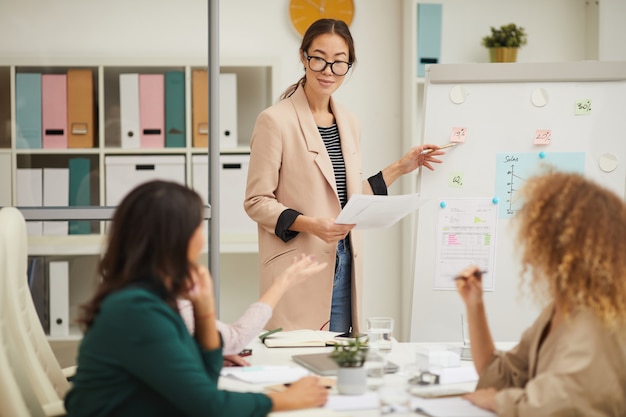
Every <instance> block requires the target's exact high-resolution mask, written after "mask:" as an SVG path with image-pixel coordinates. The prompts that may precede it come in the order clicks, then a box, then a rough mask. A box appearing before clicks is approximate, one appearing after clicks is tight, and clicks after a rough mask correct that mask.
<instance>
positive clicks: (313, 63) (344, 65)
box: [304, 52, 352, 76]
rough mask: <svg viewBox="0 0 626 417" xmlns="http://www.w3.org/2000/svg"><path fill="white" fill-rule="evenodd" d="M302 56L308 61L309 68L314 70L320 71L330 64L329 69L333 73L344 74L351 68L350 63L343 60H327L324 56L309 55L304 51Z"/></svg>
mask: <svg viewBox="0 0 626 417" xmlns="http://www.w3.org/2000/svg"><path fill="white" fill-rule="evenodd" d="M304 57H305V58H306V60H307V61H308V62H309V69H310V70H311V71H315V72H322V71H324V70H325V69H326V67H327V66H329V65H330V70H331V71H332V73H333V74H335V75H339V76H341V75H346V74H347V73H348V71H349V70H350V68H352V64H350V63H349V62H345V61H335V62H328V61H326V60H325V59H324V58H321V57H319V56H309V55H308V54H307V53H306V52H305V53H304Z"/></svg>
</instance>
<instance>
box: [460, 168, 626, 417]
mask: <svg viewBox="0 0 626 417" xmlns="http://www.w3.org/2000/svg"><path fill="white" fill-rule="evenodd" d="M521 192H522V195H523V197H524V198H525V203H524V206H523V208H522V209H521V210H520V211H519V212H518V213H517V216H516V218H515V220H514V221H516V225H517V241H518V243H519V244H520V246H521V247H522V249H523V250H522V254H521V261H522V272H523V275H525V276H529V278H528V280H529V283H530V287H531V288H532V290H533V293H534V294H535V295H536V296H538V298H540V299H541V300H543V301H545V302H546V304H547V306H546V307H545V308H544V309H543V311H542V312H541V314H540V315H539V317H538V318H537V320H536V321H535V323H534V324H533V325H532V326H531V327H530V328H528V329H527V330H526V331H525V332H524V334H523V335H522V338H521V341H520V342H519V344H518V345H517V346H516V347H514V348H513V349H512V350H510V351H508V352H499V351H496V350H495V347H494V343H493V339H492V337H491V333H490V331H489V326H488V324H487V318H486V313H485V309H484V305H483V298H482V286H481V275H480V271H479V269H478V268H477V267H474V266H472V267H468V268H467V269H465V270H464V271H462V273H461V274H460V278H461V279H457V280H456V282H457V290H458V291H459V293H460V295H461V298H462V299H463V301H464V302H465V305H466V310H467V316H468V324H469V333H470V342H471V349H472V359H473V360H474V365H475V367H476V370H477V372H478V374H479V375H480V379H479V381H478V386H477V390H476V391H475V392H473V393H470V394H467V395H466V396H465V398H466V399H468V400H470V401H471V402H472V403H474V404H476V405H478V406H480V407H483V408H486V409H489V410H493V411H496V413H497V415H498V416H520V417H522V416H533V417H540V416H624V415H626V205H625V204H624V201H623V200H622V199H621V198H620V197H618V196H617V195H615V194H614V193H613V192H611V191H610V190H608V189H605V188H603V187H601V186H599V185H597V184H596V183H594V182H592V181H590V180H588V179H585V178H584V177H583V176H581V175H579V174H572V173H560V172H552V173H548V174H545V175H542V176H537V177H534V178H531V179H530V180H529V181H528V182H527V184H526V185H525V187H524V188H523V189H522V191H521ZM522 283H524V281H522Z"/></svg>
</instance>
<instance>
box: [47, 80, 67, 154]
mask: <svg viewBox="0 0 626 417" xmlns="http://www.w3.org/2000/svg"><path fill="white" fill-rule="evenodd" d="M41 124H42V130H43V147H44V148H67V75H65V74H43V75H42V76H41Z"/></svg>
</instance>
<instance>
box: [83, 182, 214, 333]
mask: <svg viewBox="0 0 626 417" xmlns="http://www.w3.org/2000/svg"><path fill="white" fill-rule="evenodd" d="M202 212H203V203H202V198H201V197H200V196H199V195H198V194H197V193H196V192H195V191H193V190H191V189H189V188H187V187H185V186H183V185H180V184H178V183H175V182H168V181H149V182H146V183H143V184H141V185H139V186H138V187H136V188H135V189H133V190H132V191H131V192H130V193H128V194H127V195H126V197H124V199H123V200H122V202H121V203H120V205H119V206H118V207H117V209H116V210H115V214H114V215H113V219H112V224H111V225H110V229H109V232H108V242H107V249H106V252H105V254H104V256H103V257H102V259H101V261H100V263H99V265H98V273H99V275H100V277H101V279H102V280H101V282H100V285H99V286H98V289H97V290H96V294H95V295H94V296H93V298H92V299H91V300H90V301H89V302H87V303H86V304H85V305H83V306H82V307H81V309H82V314H81V317H80V319H79V322H80V324H81V325H82V326H83V327H84V328H86V329H88V328H89V327H90V326H91V325H92V324H93V322H94V319H95V316H96V315H97V314H98V312H99V311H100V305H101V304H102V301H103V300H104V299H105V298H106V296H107V295H109V294H111V293H113V292H115V291H118V290H120V289H123V288H125V287H127V286H129V285H133V284H137V283H140V284H141V285H144V286H148V287H150V288H152V289H153V290H155V291H156V292H157V293H158V294H159V295H161V297H162V298H163V299H164V300H165V301H166V302H167V303H168V304H169V305H171V306H172V307H173V308H176V307H175V305H176V296H177V295H178V294H179V293H180V292H181V291H182V290H183V289H185V288H187V285H188V280H189V277H190V273H191V270H192V268H193V267H194V266H193V265H192V263H190V262H189V260H188V255H187V251H188V246H189V241H190V239H191V237H192V235H193V234H194V232H195V230H196V229H197V228H198V226H199V225H200V223H201V222H202ZM165 278H168V280H170V281H169V284H170V285H169V288H168V287H166V285H165V283H164V279H165Z"/></svg>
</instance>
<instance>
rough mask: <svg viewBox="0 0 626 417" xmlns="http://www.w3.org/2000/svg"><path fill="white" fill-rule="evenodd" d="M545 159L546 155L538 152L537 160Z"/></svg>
mask: <svg viewBox="0 0 626 417" xmlns="http://www.w3.org/2000/svg"><path fill="white" fill-rule="evenodd" d="M545 157H546V153H545V152H544V151H541V152H539V158H541V159H544V158H545Z"/></svg>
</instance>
